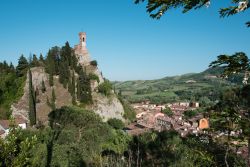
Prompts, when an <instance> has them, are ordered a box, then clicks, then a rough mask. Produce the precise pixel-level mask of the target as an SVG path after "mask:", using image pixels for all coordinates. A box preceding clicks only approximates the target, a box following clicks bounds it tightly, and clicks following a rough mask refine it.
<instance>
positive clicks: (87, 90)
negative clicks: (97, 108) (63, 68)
mask: <svg viewBox="0 0 250 167" xmlns="http://www.w3.org/2000/svg"><path fill="white" fill-rule="evenodd" d="M77 91H78V93H79V100H80V102H82V103H92V95H91V86H90V79H89V78H88V77H87V74H86V73H85V72H84V71H83V70H81V71H80V74H79V83H78V90H77Z"/></svg>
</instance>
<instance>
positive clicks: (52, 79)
mask: <svg viewBox="0 0 250 167" xmlns="http://www.w3.org/2000/svg"><path fill="white" fill-rule="evenodd" d="M49 85H50V86H54V77H53V74H52V72H51V71H50V73H49Z"/></svg>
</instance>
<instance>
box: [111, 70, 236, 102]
mask: <svg viewBox="0 0 250 167" xmlns="http://www.w3.org/2000/svg"><path fill="white" fill-rule="evenodd" d="M220 73H221V70H220V69H208V70H206V71H204V72H201V73H192V74H185V75H181V76H173V77H165V78H162V79H157V80H135V81H125V82H113V85H114V86H115V88H116V90H117V92H118V91H121V92H122V95H123V96H124V97H125V98H126V99H128V100H129V101H130V102H132V103H133V102H140V101H142V100H150V101H152V102H154V103H167V102H173V101H183V100H186V101H190V100H195V101H202V100H204V97H206V98H208V99H209V100H210V101H211V102H214V101H216V100H217V99H218V97H219V92H221V91H223V90H225V89H227V88H228V87H230V86H232V85H233V83H232V82H230V81H226V80H224V79H222V78H220V77H219V76H220ZM215 76H216V77H215ZM189 82H191V83H189Z"/></svg>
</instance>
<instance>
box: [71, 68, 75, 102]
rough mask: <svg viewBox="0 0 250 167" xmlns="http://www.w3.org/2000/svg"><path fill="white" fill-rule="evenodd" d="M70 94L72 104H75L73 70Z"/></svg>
mask: <svg viewBox="0 0 250 167" xmlns="http://www.w3.org/2000/svg"><path fill="white" fill-rule="evenodd" d="M71 96H72V104H73V105H75V104H76V81H75V72H74V71H73V74H72V84H71Z"/></svg>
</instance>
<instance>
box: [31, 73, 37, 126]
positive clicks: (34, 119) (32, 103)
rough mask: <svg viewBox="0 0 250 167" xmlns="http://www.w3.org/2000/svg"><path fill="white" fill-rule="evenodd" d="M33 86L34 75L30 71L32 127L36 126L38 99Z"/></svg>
mask: <svg viewBox="0 0 250 167" xmlns="http://www.w3.org/2000/svg"><path fill="white" fill-rule="evenodd" d="M35 96H36V95H35V92H34V87H33V84H32V74H31V71H30V69H29V119H30V125H31V126H32V125H35V124H36V97H35Z"/></svg>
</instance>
